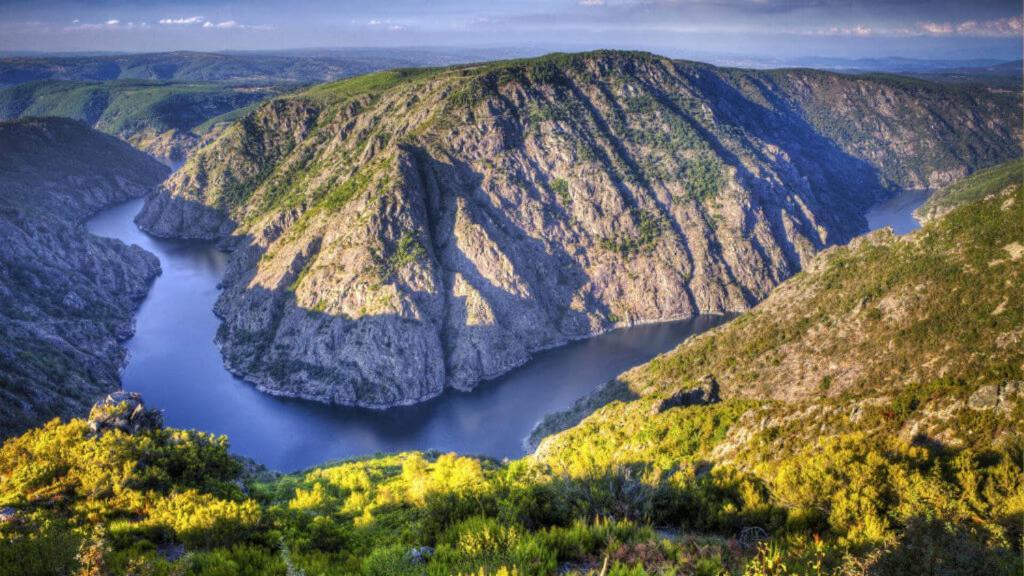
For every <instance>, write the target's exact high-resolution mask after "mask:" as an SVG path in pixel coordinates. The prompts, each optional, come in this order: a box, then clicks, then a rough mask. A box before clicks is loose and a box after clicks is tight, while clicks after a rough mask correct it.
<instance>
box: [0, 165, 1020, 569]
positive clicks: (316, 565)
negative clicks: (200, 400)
mask: <svg viewBox="0 0 1024 576" xmlns="http://www.w3.org/2000/svg"><path fill="white" fill-rule="evenodd" d="M978 185H979V186H980V185H982V184H978ZM980 197H981V198H983V199H981V200H977V201H975V202H973V203H970V204H968V205H965V206H962V207H959V208H956V209H954V210H952V211H951V212H949V213H947V214H945V215H944V216H941V217H938V218H937V219H935V220H933V221H931V222H929V223H928V224H926V225H925V226H924V228H923V229H921V230H919V231H917V232H914V233H912V234H910V235H908V236H905V237H899V238H896V237H893V236H892V235H891V234H890V233H888V232H887V231H879V232H876V233H873V234H871V235H869V236H866V237H864V238H861V239H860V240H858V241H856V242H855V243H853V244H851V245H849V246H844V247H835V248H831V249H828V250H826V251H824V253H822V254H819V255H818V256H816V257H815V258H813V259H812V260H811V261H810V262H809V265H808V266H807V270H805V271H804V272H802V273H800V274H799V275H797V276H795V277H793V278H791V279H789V280H787V281H786V282H784V283H783V284H782V285H781V286H779V287H778V288H777V289H776V291H775V292H773V293H772V295H771V296H770V297H768V299H767V300H765V301H764V302H763V303H762V304H761V305H759V306H757V307H756V308H754V309H753V310H751V311H749V312H746V313H744V314H743V315H741V316H740V317H739V318H737V319H736V320H734V321H732V322H730V323H728V324H725V325H723V326H722V327H720V328H718V329H715V330H714V331H712V332H710V333H706V334H704V335H701V336H699V337H697V338H694V339H692V340H690V341H688V342H686V343H684V344H683V345H681V346H680V347H679V348H678V349H676V350H675V351H673V352H671V353H669V354H666V355H664V356H662V357H660V358H659V359H657V360H655V361H653V362H651V363H650V364H648V365H645V366H643V367H640V368H638V369H635V370H632V371H630V372H627V373H626V374H624V375H623V376H622V378H621V380H622V381H623V382H625V383H628V384H629V386H630V388H631V390H632V392H633V394H634V397H633V398H631V399H623V400H620V401H615V402H611V403H609V404H607V405H605V406H604V407H603V408H601V409H600V410H598V411H597V412H596V413H594V414H592V415H590V416H589V417H587V418H586V419H585V420H583V421H582V423H580V424H579V425H577V426H575V427H573V428H571V429H569V430H567V431H565V432H562V433H560V434H558V435H555V436H552V437H550V438H548V439H546V440H545V441H544V442H543V443H542V445H541V448H540V450H539V451H538V452H537V453H536V454H534V455H532V456H527V457H525V458H522V459H520V460H516V461H511V462H508V461H505V462H496V461H493V460H489V459H485V458H474V457H469V456H459V455H456V454H437V453H431V452H428V453H419V452H412V453H404V454H392V455H378V456H372V457H366V458H361V459H354V460H349V461H345V462H336V463H331V464H326V465H324V466H319V467H316V468H313V469H311V470H307V471H304V472H301V473H296V474H287V475H281V474H276V473H273V472H270V471H267V470H263V469H260V468H259V467H258V466H255V465H253V464H252V463H243V462H240V461H238V460H237V459H234V458H231V457H230V456H229V453H228V445H227V439H226V438H224V437H215V436H212V435H208V434H203V433H201V432H196V431H182V430H171V429H165V428H162V427H160V426H159V418H158V415H154V414H153V413H152V411H149V410H146V409H145V408H144V407H143V406H142V405H141V403H140V400H139V399H138V398H135V397H132V396H130V395H118V396H114V397H111V398H110V399H108V400H107V401H105V402H103V403H101V404H98V405H97V406H96V407H94V409H93V410H92V412H91V413H90V415H89V418H88V420H83V419H73V420H71V421H69V422H57V421H54V422H51V423H48V424H47V425H46V426H44V427H40V428H37V429H34V430H32V431H29V432H27V433H26V434H24V435H22V436H20V437H17V438H14V439H11V440H9V441H8V442H6V443H5V444H4V445H3V447H2V448H0V507H4V508H0V522H2V524H0V571H2V570H3V569H4V567H9V566H14V567H16V568H15V569H14V573H17V574H19V575H35V574H54V573H74V572H77V571H79V570H83V569H86V568H89V569H93V568H94V567H96V566H101V567H102V568H103V570H104V572H105V573H110V574H117V575H120V574H138V573H147V574H148V573H155V574H165V573H190V574H224V573H228V574H234V573H251V574H286V573H292V574H296V573H305V574H366V575H389V576H391V575H406V576H427V575H449V574H524V575H548V574H571V575H578V576H582V575H584V574H590V575H593V574H609V575H627V574H628V575H637V576H646V575H654V574H672V573H676V574H698V575H704V574H708V575H712V574H713V575H716V576H721V575H737V576H738V575H740V574H745V575H786V574H869V575H872V576H907V575H912V576H917V575H922V576H923V575H930V574H957V575H969V576H993V575H1000V576H1002V575H1005V576H1011V575H1014V574H1019V573H1020V568H1021V542H1022V540H1021V526H1022V524H1021V521H1022V520H1024V459H1022V458H1021V455H1022V448H1021V447H1022V442H1024V438H1022V435H1021V429H1020V426H1019V422H1020V419H1021V417H1022V416H1024V393H1022V389H1024V388H1022V385H1021V381H1022V377H1024V366H1022V360H1024V357H1022V354H1021V338H1022V331H1021V326H1022V325H1024V309H1022V308H1021V306H1020V301H1019V298H1018V297H1019V294H1020V287H1021V282H1022V281H1024V266H1021V258H1022V257H1024V248H1022V246H1024V231H1022V229H1021V226H1020V223H1021V222H1022V221H1024V190H1022V188H1021V186H1020V185H1017V186H1015V187H1012V188H1005V187H1003V188H1000V187H998V186H996V187H989V189H988V191H986V192H985V193H983V194H980ZM819 376H821V377H820V378H819ZM829 376H831V377H829ZM712 383H714V384H712ZM695 392H696V393H695ZM719 392H720V393H721V395H722V398H720V399H719V398H717V394H718V393H719Z"/></svg>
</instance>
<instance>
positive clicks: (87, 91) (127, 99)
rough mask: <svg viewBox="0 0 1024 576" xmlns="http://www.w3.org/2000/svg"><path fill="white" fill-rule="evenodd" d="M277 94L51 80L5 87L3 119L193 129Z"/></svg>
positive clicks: (0, 96) (0, 100)
mask: <svg viewBox="0 0 1024 576" xmlns="http://www.w3.org/2000/svg"><path fill="white" fill-rule="evenodd" d="M274 92H275V90H273V89H263V88H258V89H257V88H246V89H240V88H236V87H232V86H225V85H222V84H204V83H176V82H156V81H145V80H118V81H111V82H69V81H61V80H47V81H41V82H30V83H27V84H20V85H18V86H13V87H10V88H6V89H3V90H0V119H3V120H9V119H15V118H21V117H26V116H59V117H63V118H72V119H75V120H81V121H83V122H85V123H86V124H89V125H93V126H95V127H96V128H98V129H100V130H102V131H104V132H107V133H110V134H121V135H125V134H134V133H137V132H139V131H142V130H146V129H148V130H153V131H155V132H165V131H167V130H180V131H183V132H189V131H192V130H193V129H197V128H198V127H199V126H200V125H202V124H204V123H206V122H207V121H209V120H211V119H213V118H214V117H217V116H221V115H224V114H228V113H231V112H232V111H235V110H238V109H240V108H245V107H247V106H250V105H251V104H253V103H255V102H257V101H259V100H262V99H264V98H266V97H268V96H270V95H272V94H273V93H274ZM224 119H225V118H222V119H221V120H224Z"/></svg>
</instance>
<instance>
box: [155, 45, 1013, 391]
mask: <svg viewBox="0 0 1024 576" xmlns="http://www.w3.org/2000/svg"><path fill="white" fill-rule="evenodd" d="M1018 101H1019V99H1017V98H1016V97H1012V96H1007V95H1000V94H995V93H989V92H987V91H985V90H982V89H978V90H971V89H957V90H951V89H948V88H944V87H941V86H937V85H932V84H927V83H923V82H906V81H903V80H893V79H879V78H859V77H850V76H840V75H833V74H824V73H819V72H813V71H779V72H748V71H742V70H727V69H718V68H714V67H711V66H706V65H702V64H695V63H685V62H673V61H670V60H667V59H663V58H658V57H655V56H651V55H646V54H627V53H614V52H601V53H592V54H584V55H556V56H551V57H546V58H541V59H536V60H526V61H516V62H508V63H499V64H494V65H485V66H470V67H461V68H451V69H443V70H417V71H396V72H387V73H381V74H375V75H370V76H365V77H360V78H356V79H352V80H347V81H342V82H339V83H335V84H328V85H323V86H319V87H316V88H314V89H312V90H309V91H308V92H305V93H302V94H299V95H297V96H293V97H289V98H282V99H277V100H274V101H271V102H269V103H266V104H264V105H262V106H261V107H260V108H259V109H257V110H256V111H255V112H254V113H252V114H251V115H249V116H247V117H246V118H244V119H243V120H241V121H239V122H238V123H236V124H235V125H233V126H232V127H230V128H228V129H227V130H225V132H224V133H223V134H222V135H221V136H220V137H219V138H218V139H217V140H216V141H215V142H213V143H212V144H210V145H208V146H206V147H204V148H202V149H200V150H199V151H198V152H197V153H196V154H195V156H194V157H193V158H192V159H191V160H190V162H189V163H188V164H187V165H186V166H185V168H184V169H182V170H181V171H180V172H178V173H176V174H175V175H174V177H172V179H171V180H170V181H169V186H168V188H169V190H168V192H167V193H166V194H161V195H158V196H156V197H154V198H152V199H151V200H150V201H149V202H148V203H147V206H146V209H145V210H144V211H143V213H142V214H141V215H140V219H139V222H140V224H141V225H142V226H143V227H144V228H145V229H146V230H148V231H150V232H152V233H155V234H160V235H166V236H181V237H195V238H225V237H228V236H233V239H232V240H231V242H233V244H234V245H235V247H236V248H237V249H236V251H235V253H234V255H233V257H232V262H231V266H230V267H229V268H230V269H229V272H228V275H227V278H226V279H225V290H224V292H223V294H222V296H221V298H220V300H219V302H218V304H217V307H216V311H217V313H218V314H219V315H220V316H221V317H222V318H223V319H224V324H223V327H222V330H221V331H220V334H219V335H218V342H219V344H220V345H221V347H222V350H223V352H224V356H225V360H226V363H227V365H228V367H229V368H230V369H231V370H232V371H234V372H235V373H237V374H239V375H241V376H243V377H245V378H246V379H248V380H250V381H252V382H254V383H256V384H257V385H258V386H259V387H260V388H261V389H263V390H265V391H268V392H271V393H275V394H283V395H290V396H301V397H305V398H312V399H317V400H321V401H325V402H334V403H342V404H357V405H363V406H373V407H384V406H390V405H395V404H402V403H411V402H416V401H420V400H424V399H427V398H430V397H432V396H435V395H437V394H439V393H440V392H441V391H442V390H443V389H444V388H445V387H446V386H447V387H453V388H458V389H470V388H472V387H474V386H475V385H476V384H477V383H478V382H479V381H480V380H481V379H484V378H488V377H492V376H496V375H498V374H500V373H502V372H504V371H507V370H509V369H510V368H512V367H514V366H517V365H519V364H521V363H523V362H525V361H526V360H527V359H528V358H529V357H530V354H531V353H532V352H534V351H536V350H539V349H542V348H546V347H551V346H556V345H559V344H562V343H564V342H566V341H568V340H570V339H574V338H581V337H586V336H589V335H593V334H595V333H598V332H600V331H603V330H606V329H609V328H611V327H613V326H617V325H628V324H633V323H639V322H653V321H664V320H670V319H674V318H687V317H691V316H694V315H696V314H699V313H716V312H727V311H739V310H744V309H746V308H748V307H750V306H751V305H753V304H754V303H756V302H758V301H759V300H761V299H762V298H764V297H765V296H766V295H767V293H768V291H769V290H770V289H771V288H772V287H773V286H775V285H776V284H778V283H779V282H781V281H783V280H784V279H786V278H788V277H789V276H791V275H793V274H794V273H796V272H797V271H798V270H800V269H801V267H802V266H803V265H804V264H806V263H807V262H808V261H809V259H810V258H811V257H813V255H814V254H815V253H816V252H818V251H819V250H821V249H823V248H825V247H827V246H830V245H833V244H840V243H845V242H847V241H848V240H850V239H851V238H852V237H853V236H855V235H856V234H858V233H860V232H862V231H863V230H864V228H865V226H866V223H865V221H864V218H863V214H864V212H865V211H866V209H867V208H868V207H869V206H870V205H871V204H873V203H874V202H875V201H877V200H878V199H880V198H882V197H884V196H885V195H886V194H888V193H891V192H892V191H893V190H894V189H897V188H901V187H923V186H934V185H938V184H941V183H944V182H947V181H950V180H952V179H955V178H957V177H959V176H962V175H964V174H966V173H968V172H970V171H973V170H974V169H976V168H978V167H980V166H983V165H986V164H991V163H995V162H996V161H999V160H1002V159H1005V158H1009V157H1012V156H1013V155H1015V154H1017V153H1018V152H1017V145H1016V142H1017V139H1018V137H1019V134H1018V133H1017V131H1018V128H1017V127H1018V126H1019V124H1020V112H1019V107H1018V103H1019V102H1018ZM963 142H970V143H971V145H970V146H966V145H964V144H963Z"/></svg>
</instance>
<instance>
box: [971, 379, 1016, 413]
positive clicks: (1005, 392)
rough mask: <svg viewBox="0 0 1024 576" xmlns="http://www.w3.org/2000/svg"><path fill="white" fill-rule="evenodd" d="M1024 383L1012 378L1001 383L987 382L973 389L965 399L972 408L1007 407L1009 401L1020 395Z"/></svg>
mask: <svg viewBox="0 0 1024 576" xmlns="http://www.w3.org/2000/svg"><path fill="white" fill-rule="evenodd" d="M1022 389H1024V384H1022V383H1021V382H1017V381H1014V380H1011V381H1008V382H1004V383H1002V384H988V385H986V386H982V387H980V388H978V389H977V390H975V392H974V393H973V394H971V397H970V398H968V399H967V406H968V407H969V408H971V409H972V410H992V409H994V408H1004V409H1009V408H1010V405H1011V403H1012V402H1013V401H1014V400H1015V399H1016V398H1017V397H1018V396H1020V395H1021V392H1022Z"/></svg>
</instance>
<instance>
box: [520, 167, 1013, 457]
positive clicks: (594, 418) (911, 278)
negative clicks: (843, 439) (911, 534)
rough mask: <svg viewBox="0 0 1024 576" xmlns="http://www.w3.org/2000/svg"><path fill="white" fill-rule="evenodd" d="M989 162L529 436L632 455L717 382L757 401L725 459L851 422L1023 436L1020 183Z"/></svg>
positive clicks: (782, 449) (927, 441)
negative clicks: (929, 209)
mask: <svg viewBox="0 0 1024 576" xmlns="http://www.w3.org/2000/svg"><path fill="white" fill-rule="evenodd" d="M1015 166H1019V162H1011V163H1007V164H1004V165H1002V166H1000V167H999V169H1002V170H1011V169H1013V168H1014V167H1015ZM992 175H993V171H991V170H987V171H984V172H979V173H978V174H976V175H974V176H971V177H969V178H968V179H966V180H964V181H962V182H961V183H959V184H958V185H957V187H958V189H959V190H960V191H965V190H971V191H972V193H971V194H968V195H965V196H963V197H960V198H958V199H955V200H953V201H951V202H950V204H948V208H949V210H948V211H947V213H946V214H945V215H943V216H939V217H936V218H934V219H933V220H931V221H929V222H928V223H927V224H925V226H924V227H923V228H922V229H920V230H918V231H915V232H913V233H911V234H908V235H906V236H899V237H897V236H893V235H892V234H891V233H890V231H888V230H879V231H876V232H873V233H871V234H869V235H866V236H863V237H861V238H858V239H857V240H855V241H854V242H852V243H850V244H849V245H847V246H841V247H835V248H831V249H829V250H827V251H825V252H823V253H822V254H820V255H819V256H818V257H816V258H815V259H814V260H813V261H812V262H811V263H810V265H809V266H808V267H807V269H806V271H805V272H804V273H802V274H800V275H798V276H796V277H794V278H792V279H790V280H787V281H786V282H784V283H783V284H782V285H780V286H779V287H778V288H776V289H775V290H774V291H773V292H772V294H771V295H770V296H769V297H768V298H767V299H766V300H765V301H764V302H762V303H761V304H759V305H758V306H757V307H756V308H754V309H753V310H751V311H749V312H746V313H744V314H742V315H740V316H739V317H738V318H736V319H735V320H733V321H731V322H729V323H728V324H725V325H723V326H720V327H718V328H716V329H714V330H711V331H709V332H706V333H704V334H701V335H699V336H697V337H695V338H692V339H690V340H687V341H686V342H685V343H683V344H681V345H680V346H679V347H677V348H676V349H675V350H673V351H672V352H669V353H666V354H663V355H661V356H659V357H658V358H656V359H654V360H652V361H651V362H649V363H647V364H644V365H642V366H638V367H636V368H634V369H632V370H629V371H627V372H625V373H623V374H622V375H620V376H619V377H618V378H616V379H615V380H613V381H611V382H609V383H608V384H606V385H605V386H604V387H602V389H600V390H599V391H597V392H596V393H594V394H592V395H591V396H590V397H588V398H585V399H583V400H581V401H580V402H578V403H577V404H576V406H574V407H573V408H572V409H571V410H568V411H566V412H563V413H560V414H554V415H551V416H549V417H548V418H547V419H546V420H545V421H544V422H543V423H542V424H541V425H540V426H539V427H538V429H537V430H535V432H534V435H533V436H532V438H531V445H532V446H539V447H538V450H537V457H539V458H541V459H546V460H548V461H550V462H567V461H571V460H573V459H577V458H579V455H580V454H581V453H584V452H587V451H588V450H593V449H594V448H596V447H599V448H600V451H601V452H602V453H604V454H612V455H615V456H612V458H621V459H622V461H629V458H630V455H629V451H630V450H637V449H643V448H645V447H646V446H647V444H645V443H644V442H636V441H635V439H636V438H646V439H650V438H660V437H659V436H657V435H654V434H651V433H649V432H648V431H647V430H646V429H648V428H657V427H659V426H662V427H664V426H667V425H668V424H667V423H669V422H672V419H673V418H678V417H679V416H680V415H682V414H683V412H684V411H683V410H675V411H673V410H668V409H666V406H668V407H671V406H672V405H673V401H674V400H676V399H679V398H686V397H689V396H693V390H694V389H698V390H699V388H700V386H702V385H703V384H704V383H707V382H713V383H714V388H715V390H716V391H717V392H718V393H719V394H720V395H721V398H722V400H724V404H728V403H732V404H733V405H736V406H739V405H740V404H742V403H745V404H744V406H746V408H744V409H743V410H742V411H741V413H742V414H743V416H742V418H740V419H739V420H738V423H737V424H735V425H734V426H733V427H732V429H730V431H729V434H728V436H727V437H726V441H725V442H723V443H722V444H721V445H719V446H716V447H715V451H714V453H713V454H712V455H713V457H714V460H715V461H722V460H730V459H734V458H739V459H741V460H742V459H743V456H744V454H746V462H745V464H747V465H750V466H757V465H759V464H761V463H763V462H765V461H768V460H772V459H775V458H780V457H784V456H786V455H787V454H792V453H793V452H797V451H800V450H805V449H806V447H808V446H813V445H814V443H815V442H816V441H818V439H820V438H823V437H828V436H830V435H833V434H844V433H851V432H856V433H861V434H864V435H865V437H866V438H874V439H877V438H895V437H898V438H899V439H900V440H902V441H904V442H907V443H910V442H913V443H916V444H919V445H923V446H944V447H947V448H952V449H959V448H964V447H971V448H973V449H977V450H979V451H983V450H991V449H993V448H994V447H999V446H1005V445H1014V443H1017V445H1019V442H1020V426H1019V422H1020V419H1021V418H1022V417H1024V385H1022V381H1024V351H1022V341H1024V329H1022V326H1024V307H1022V306H1021V302H1020V291H1021V285H1022V283H1024V229H1022V228H1021V222H1022V221H1024V188H1022V184H1021V182H1020V180H1019V179H1018V180H1017V181H1016V182H1014V183H1012V184H1010V185H1005V183H1004V182H1001V181H999V179H995V178H993V177H992ZM961 203H966V205H959V204H961ZM699 403H700V402H694V401H688V402H686V404H699ZM748 408H749V410H748ZM701 409H702V408H694V409H693V410H701ZM592 453H593V452H592Z"/></svg>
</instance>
